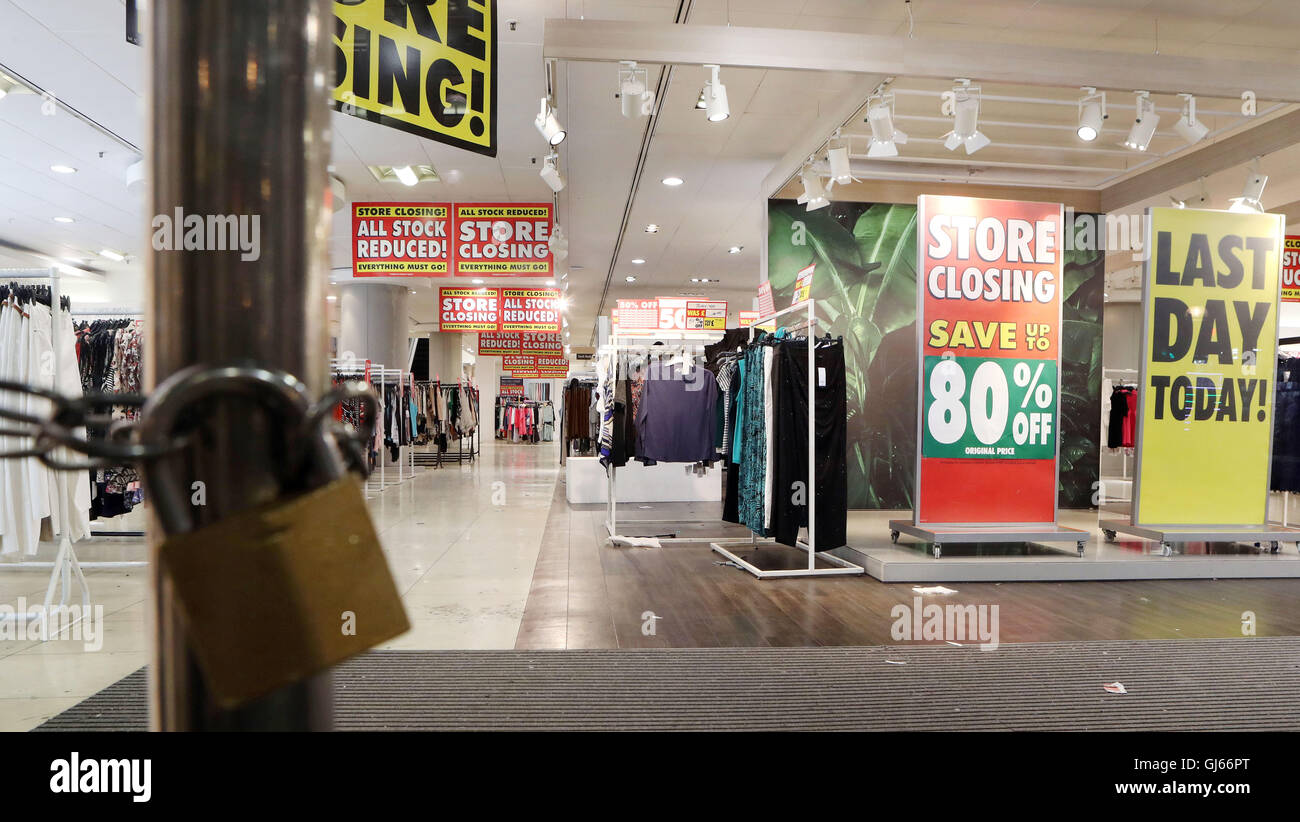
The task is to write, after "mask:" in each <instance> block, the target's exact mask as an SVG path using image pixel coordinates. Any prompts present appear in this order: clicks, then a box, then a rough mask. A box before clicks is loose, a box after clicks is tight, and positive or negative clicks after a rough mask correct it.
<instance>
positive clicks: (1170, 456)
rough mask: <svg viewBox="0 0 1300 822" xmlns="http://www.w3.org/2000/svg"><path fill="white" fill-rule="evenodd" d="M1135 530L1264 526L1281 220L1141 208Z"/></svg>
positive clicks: (1271, 436)
mask: <svg viewBox="0 0 1300 822" xmlns="http://www.w3.org/2000/svg"><path fill="white" fill-rule="evenodd" d="M1147 218H1148V221H1149V227H1148V234H1147V239H1148V243H1147V249H1148V259H1147V261H1146V263H1145V267H1144V286H1145V288H1144V295H1143V328H1144V334H1143V362H1142V379H1143V385H1142V403H1141V415H1140V418H1139V427H1138V442H1137V445H1138V466H1137V487H1136V488H1135V490H1134V494H1135V498H1134V511H1133V522H1134V523H1135V524H1138V525H1255V526H1258V525H1262V524H1263V523H1264V522H1265V521H1266V519H1267V511H1266V506H1267V497H1268V486H1269V468H1270V466H1269V463H1270V457H1271V448H1270V446H1271V443H1272V438H1273V388H1274V372H1275V370H1276V368H1275V363H1274V360H1275V358H1276V352H1277V331H1278V327H1277V314H1278V289H1279V284H1280V273H1281V259H1282V257H1281V254H1282V234H1283V224H1284V220H1283V217H1282V216H1281V215H1277V214H1237V213H1230V212H1225V211H1200V210H1195V209H1178V208H1153V209H1149V210H1148V211H1147Z"/></svg>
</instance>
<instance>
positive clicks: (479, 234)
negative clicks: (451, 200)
mask: <svg viewBox="0 0 1300 822" xmlns="http://www.w3.org/2000/svg"><path fill="white" fill-rule="evenodd" d="M454 211H455V227H454V231H455V238H456V239H455V252H454V253H455V261H456V266H455V271H456V275H457V276H460V277H549V276H551V274H552V273H553V272H552V258H551V247H550V243H549V241H550V239H551V204H550V203H457V204H456V205H455V206H454Z"/></svg>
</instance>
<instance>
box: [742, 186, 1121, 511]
mask: <svg viewBox="0 0 1300 822" xmlns="http://www.w3.org/2000/svg"><path fill="white" fill-rule="evenodd" d="M767 260H768V273H769V277H770V279H771V281H772V293H773V299H774V300H775V302H776V305H777V307H778V308H780V307H782V306H785V305H789V303H790V299H791V297H792V295H793V293H794V279H795V274H796V273H798V271H799V270H800V269H801V268H804V267H805V266H807V265H808V264H809V263H816V264H817V273H816V275H815V276H814V278H813V290H812V295H813V298H814V299H816V300H817V307H818V314H819V315H820V316H821V317H822V319H823V320H825V321H826V322H827V323H828V325H829V330H830V331H831V333H832V334H833V335H835V336H843V337H844V343H845V351H846V355H847V368H848V373H847V375H846V377H847V381H848V407H849V419H848V442H849V454H848V462H849V464H848V472H849V507H850V508H875V509H910V508H911V507H912V480H913V474H914V473H915V461H916V206H915V205H913V204H886V203H831V205H830V206H828V207H826V208H823V209H819V210H817V211H812V212H809V211H806V210H805V209H804V207H803V206H801V205H798V204H797V203H795V202H794V201H793V200H771V201H769V203H768V247H767ZM1104 284H1105V254H1104V253H1103V252H1101V251H1068V252H1066V254H1065V291H1064V295H1063V296H1064V306H1063V309H1062V315H1063V320H1064V328H1063V329H1062V333H1061V397H1060V403H1061V406H1060V410H1061V420H1062V422H1061V426H1062V428H1061V458H1060V465H1059V469H1060V473H1059V488H1060V504H1061V507H1062V508H1089V507H1092V505H1093V502H1092V499H1093V489H1094V487H1095V483H1096V482H1097V476H1098V463H1097V459H1098V453H1099V451H1098V446H1099V444H1100V443H1099V440H1100V436H1101V431H1100V428H1101V321H1102V305H1103V297H1104V294H1103V286H1104ZM823 330H825V329H823Z"/></svg>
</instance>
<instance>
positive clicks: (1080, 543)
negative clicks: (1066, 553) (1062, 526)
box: [1078, 540, 1086, 556]
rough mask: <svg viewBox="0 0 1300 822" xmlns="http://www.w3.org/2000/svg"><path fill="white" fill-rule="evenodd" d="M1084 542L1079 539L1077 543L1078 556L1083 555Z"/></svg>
mask: <svg viewBox="0 0 1300 822" xmlns="http://www.w3.org/2000/svg"><path fill="white" fill-rule="evenodd" d="M1085 544H1086V543H1085V542H1083V541H1082V540H1080V541H1079V544H1078V548H1079V556H1083V546H1084V545H1085Z"/></svg>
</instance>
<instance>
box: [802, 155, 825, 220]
mask: <svg viewBox="0 0 1300 822" xmlns="http://www.w3.org/2000/svg"><path fill="white" fill-rule="evenodd" d="M799 179H800V180H802V181H803V196H802V197H800V198H799V202H800V203H803V204H804V205H806V206H807V207H808V210H809V211H816V210H817V209H819V208H825V207H826V206H828V205H830V204H831V199H830V197H829V196H827V194H826V188H825V187H824V186H823V185H822V178H821V177H818V176H817V172H815V171H813V169H812V166H805V167H804V170H803V171H802V172H800V173H799Z"/></svg>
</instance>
